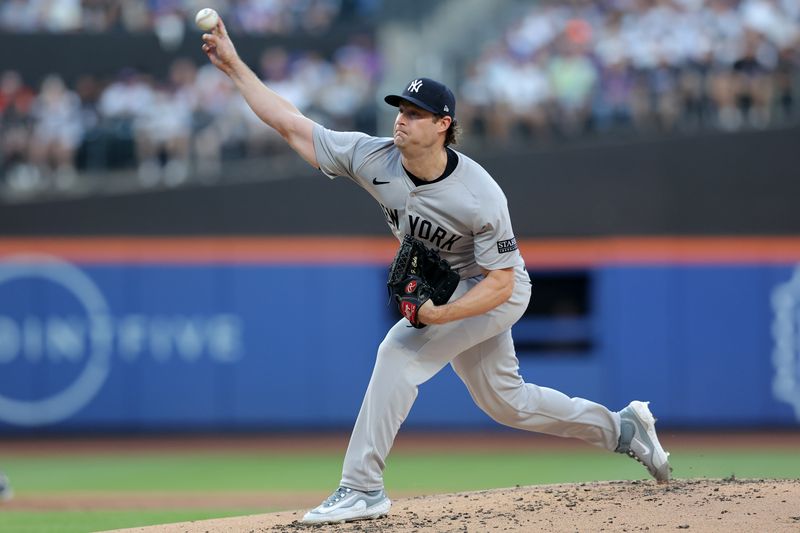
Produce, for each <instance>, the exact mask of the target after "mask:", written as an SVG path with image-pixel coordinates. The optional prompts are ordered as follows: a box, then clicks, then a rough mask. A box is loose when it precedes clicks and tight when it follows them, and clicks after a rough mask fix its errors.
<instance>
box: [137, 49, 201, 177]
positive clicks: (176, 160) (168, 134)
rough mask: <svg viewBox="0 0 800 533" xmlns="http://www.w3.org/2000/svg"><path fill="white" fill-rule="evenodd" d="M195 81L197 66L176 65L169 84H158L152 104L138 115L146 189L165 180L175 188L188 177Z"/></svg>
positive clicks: (139, 153)
mask: <svg viewBox="0 0 800 533" xmlns="http://www.w3.org/2000/svg"><path fill="white" fill-rule="evenodd" d="M195 77H196V69H195V66H194V64H192V63H191V62H189V61H188V60H178V61H176V62H175V63H173V65H172V67H171V68H170V80H169V83H163V82H162V83H156V84H155V85H154V86H153V87H152V97H151V98H150V101H149V104H148V105H147V106H142V107H140V108H139V109H138V110H137V112H136V114H135V118H134V122H133V131H134V139H135V141H136V155H137V159H138V161H139V180H140V182H141V184H142V185H144V186H146V187H150V186H153V185H156V184H157V183H159V181H161V180H162V179H163V182H164V184H165V185H167V186H169V187H174V186H177V185H180V184H181V183H183V182H184V181H186V179H187V178H188V177H189V170H190V169H189V148H190V138H191V132H192V111H193V109H194V108H195V106H196V102H197V98H196V93H195V88H194V82H195ZM162 161H163V162H164V164H163V165H162Z"/></svg>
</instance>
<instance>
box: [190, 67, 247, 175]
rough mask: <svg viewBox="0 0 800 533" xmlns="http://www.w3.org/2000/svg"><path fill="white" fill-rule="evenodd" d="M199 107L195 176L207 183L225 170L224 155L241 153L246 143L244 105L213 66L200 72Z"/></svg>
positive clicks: (195, 129) (195, 115) (195, 126)
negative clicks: (226, 152)
mask: <svg viewBox="0 0 800 533" xmlns="http://www.w3.org/2000/svg"><path fill="white" fill-rule="evenodd" d="M195 91H196V93H195V94H196V101H197V104H196V107H195V109H194V113H193V119H192V124H193V126H192V128H193V136H192V152H193V153H194V163H195V164H194V169H195V170H194V173H195V174H196V175H197V177H198V178H200V179H201V180H203V181H207V180H210V179H215V178H217V177H218V176H219V174H220V172H221V170H222V157H223V152H224V151H225V150H227V151H228V152H232V153H238V154H239V155H241V150H240V147H241V145H242V144H243V143H244V140H245V131H244V124H245V122H244V120H245V119H244V117H243V116H242V112H241V111H240V109H241V107H242V106H243V105H244V104H243V103H242V102H241V101H240V100H241V97H240V96H238V94H239V93H238V92H237V91H235V88H234V86H233V84H232V83H231V82H230V79H228V77H227V76H225V75H224V74H222V73H221V72H220V71H219V70H217V69H216V68H215V67H214V66H213V65H204V66H202V67H200V69H199V70H198V72H197V79H196V84H195Z"/></svg>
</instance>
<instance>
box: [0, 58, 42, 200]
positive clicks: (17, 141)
mask: <svg viewBox="0 0 800 533" xmlns="http://www.w3.org/2000/svg"><path fill="white" fill-rule="evenodd" d="M35 98H36V96H35V94H34V92H33V90H32V89H31V88H30V87H28V86H27V85H25V84H24V83H23V81H22V77H21V76H20V75H19V73H18V72H16V71H13V70H9V71H5V72H3V73H2V74H0V176H3V175H4V176H5V177H6V181H7V182H8V184H9V186H10V187H12V188H15V189H22V190H29V189H32V188H35V187H36V186H37V185H38V184H39V176H38V174H37V172H36V169H35V168H34V167H33V166H31V165H30V164H29V163H28V142H29V139H30V131H31V124H32V122H33V119H32V117H31V108H32V107H33V101H34V100H35Z"/></svg>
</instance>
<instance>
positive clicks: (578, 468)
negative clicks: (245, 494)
mask: <svg viewBox="0 0 800 533" xmlns="http://www.w3.org/2000/svg"><path fill="white" fill-rule="evenodd" d="M672 459H673V465H674V469H675V470H674V475H675V477H678V478H695V477H712V478H720V477H728V476H731V475H735V476H736V477H737V478H749V477H759V478H800V453H798V452H797V451H792V450H757V449H754V450H737V451H735V452H732V451H727V452H725V451H723V452H714V451H709V450H708V449H704V450H703V451H692V450H680V451H679V452H675V453H673V457H672ZM341 460H342V457H341V455H340V454H339V453H336V454H333V453H320V454H298V453H289V452H281V453H277V452H270V453H269V454H267V453H252V452H247V453H243V452H241V451H239V452H231V453H222V452H220V453H208V452H205V453H191V452H189V453H162V454H155V453H147V454H132V453H130V452H127V453H125V454H121V455H113V454H108V453H104V454H102V455H100V456H87V455H71V456H66V455H65V456H46V457H34V456H24V455H21V456H13V455H4V456H3V457H2V458H0V465H1V466H2V469H3V470H4V471H5V472H6V473H7V474H8V476H9V478H10V479H11V480H12V483H13V486H14V489H15V492H16V495H17V497H18V499H19V500H22V499H23V497H24V496H33V495H58V494H63V495H68V494H70V493H73V492H102V493H105V494H107V493H110V492H118V493H120V494H123V495H124V494H125V492H131V491H139V492H141V491H159V492H163V491H189V492H193V491H196V492H207V491H273V490H286V491H316V492H320V493H325V492H327V491H329V490H332V489H333V488H335V485H336V483H337V481H338V479H339V475H340V468H341ZM646 477H647V476H646V473H645V471H644V469H643V468H642V467H641V466H639V465H638V464H637V463H635V462H634V461H631V460H630V459H627V458H626V457H623V456H612V455H609V454H605V453H602V452H597V451H594V450H586V451H570V452H541V451H539V452H533V453H522V452H519V451H514V452H509V453H489V452H487V453H480V454H478V453H457V452H456V453H442V452H437V453H423V452H415V453H410V452H407V453H397V454H394V455H392V456H391V457H390V459H389V462H388V465H387V470H386V486H387V489H388V492H389V493H390V495H391V493H392V491H396V492H404V493H420V494H422V493H435V492H455V491H468V490H479V489H487V488H496V487H509V486H514V485H533V484H546V483H567V482H580V481H597V480H615V479H646ZM275 510H279V509H274V508H270V507H269V506H268V505H267V504H266V502H265V506H264V507H260V508H244V509H230V508H225V509H201V510H198V509H176V510H141V509H137V510H101V509H98V510H87V511H28V510H16V509H11V508H6V509H3V507H2V506H0V532H3V533H6V532H8V533H12V532H13V533H18V532H19V533H44V532H48V533H49V532H53V533H55V532H58V533H67V532H86V531H96V530H103V529H113V528H123V527H134V526H142V525H150V524H159V523H166V522H178V521H184V520H197V519H204V518H212V517H223V516H234V515H242V514H254V513H264V512H269V511H275Z"/></svg>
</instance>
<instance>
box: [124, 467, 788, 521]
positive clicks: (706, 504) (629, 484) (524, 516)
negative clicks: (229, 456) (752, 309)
mask: <svg viewBox="0 0 800 533" xmlns="http://www.w3.org/2000/svg"><path fill="white" fill-rule="evenodd" d="M304 512H305V510H298V511H286V512H280V513H270V514H263V515H252V516H242V517H234V518H224V519H215V520H203V521H196V522H182V523H177V524H167V525H159V526H152V527H144V528H132V529H125V530H118V531H125V532H128V533H132V532H141V533H155V532H160V533H161V532H164V533H206V532H209V533H217V532H242V531H246V532H270V533H273V532H295V533H296V532H306V531H308V532H315V531H342V532H350V531H353V532H355V531H359V532H376V533H377V532H384V531H385V532H412V531H415V532H437V533H438V532H457V531H460V532H464V531H466V532H486V531H519V532H522V531H525V532H529V531H556V532H562V531H563V532H567V531H569V532H575V531H580V532H584V531H585V532H594V531H667V530H683V529H685V530H689V531H695V532H697V531H703V532H705V531H719V532H723V531H724V532H731V531H737V532H738V531H770V532H789V531H792V532H797V531H800V480H764V479H744V480H738V479H734V478H729V479H690V480H675V481H672V482H671V483H669V484H662V485H659V484H656V483H655V482H649V481H613V482H602V483H576V484H560V485H537V486H529V487H515V488H508V489H495V490H486V491H479V492H464V493H457V494H440V495H434V496H424V497H413V498H402V499H398V500H396V501H395V502H394V504H393V506H392V510H391V512H390V514H389V516H387V517H384V518H380V519H377V520H369V521H361V522H352V523H348V524H337V525H324V526H323V525H313V526H312V525H304V524H301V523H299V520H300V519H301V518H302V515H303V513H304Z"/></svg>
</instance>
